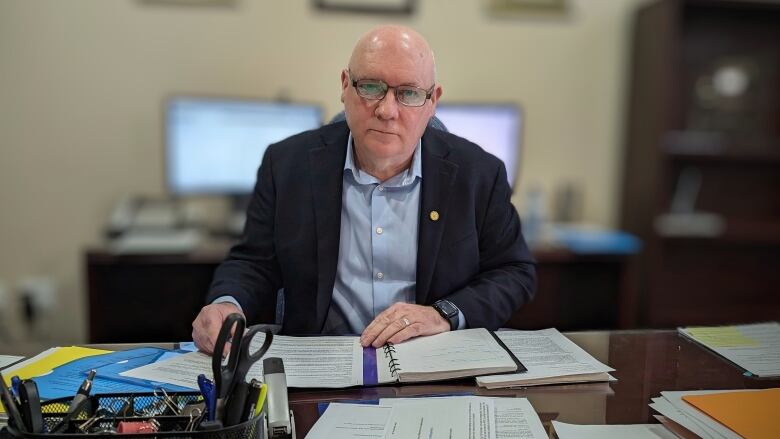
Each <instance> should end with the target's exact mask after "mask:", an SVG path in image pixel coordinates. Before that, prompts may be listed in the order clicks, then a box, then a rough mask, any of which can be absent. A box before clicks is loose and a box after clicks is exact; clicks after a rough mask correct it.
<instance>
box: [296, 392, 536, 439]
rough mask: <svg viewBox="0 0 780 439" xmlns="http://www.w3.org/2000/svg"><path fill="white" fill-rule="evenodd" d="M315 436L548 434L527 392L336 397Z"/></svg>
mask: <svg viewBox="0 0 780 439" xmlns="http://www.w3.org/2000/svg"><path fill="white" fill-rule="evenodd" d="M306 437H307V438H309V439H320V438H323V439H324V438H328V439H329V438H334V437H338V438H362V439H365V438H376V439H395V438H403V439H415V438H416V439H422V438H426V439H438V438H442V439H445V438H446V439H501V438H528V439H547V437H548V436H547V433H546V432H545V431H544V427H543V426H542V423H541V421H540V420H539V416H537V414H536V412H535V411H534V409H533V407H532V406H531V403H530V402H528V400H527V399H525V398H483V397H471V396H465V397H441V398H387V399H382V400H380V401H379V405H378V406H377V405H365V404H337V403H332V404H330V405H329V406H328V409H327V410H326V411H325V413H324V414H323V415H322V416H321V417H320V419H319V420H318V421H317V423H316V424H315V425H314V427H312V429H311V431H309V434H308V435H306Z"/></svg>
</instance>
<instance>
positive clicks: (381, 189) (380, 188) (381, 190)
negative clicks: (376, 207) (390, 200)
mask: <svg viewBox="0 0 780 439" xmlns="http://www.w3.org/2000/svg"><path fill="white" fill-rule="evenodd" d="M376 188H377V189H378V190H379V192H383V191H384V190H385V187H384V186H382V185H381V184H380V185H379V186H377V187H376Z"/></svg>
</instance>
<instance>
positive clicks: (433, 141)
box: [208, 122, 536, 334]
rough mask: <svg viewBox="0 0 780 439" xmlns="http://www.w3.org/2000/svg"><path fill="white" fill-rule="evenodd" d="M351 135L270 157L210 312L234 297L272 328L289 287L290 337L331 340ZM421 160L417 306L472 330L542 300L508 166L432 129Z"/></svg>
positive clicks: (327, 132)
mask: <svg viewBox="0 0 780 439" xmlns="http://www.w3.org/2000/svg"><path fill="white" fill-rule="evenodd" d="M348 135H349V128H348V127H347V124H346V122H337V123H333V124H330V125H326V126H323V127H321V128H319V129H317V130H313V131H307V132H304V133H301V134H298V135H295V136H293V137H290V138H288V139H286V140H283V141H281V142H279V143H277V144H274V145H271V146H270V147H269V148H268V149H267V151H266V153H265V155H264V156H263V161H262V164H261V165H260V169H259V171H258V176H257V184H256V186H255V190H254V193H253V195H252V199H251V201H250V204H249V208H248V210H247V222H246V226H245V229H244V234H243V236H242V239H241V241H240V242H239V243H238V244H236V245H235V246H234V247H233V248H232V249H231V250H230V253H229V254H228V256H227V258H226V259H225V261H224V262H223V263H222V264H221V265H220V266H219V267H218V268H217V270H216V272H215V274H214V281H213V282H212V285H211V288H210V293H209V297H208V301H209V302H210V301H212V300H214V299H215V298H216V297H218V296H220V295H225V294H229V295H231V296H233V297H235V298H236V299H237V300H238V302H239V303H240V304H241V306H242V308H243V309H244V312H245V314H246V316H247V319H248V322H249V323H250V324H254V323H272V321H269V317H268V316H271V315H273V313H274V310H275V307H276V293H277V291H278V290H279V289H281V288H283V289H284V299H285V300H284V321H283V326H282V332H283V333H287V334H316V333H320V332H321V331H322V329H323V326H324V324H325V318H326V316H327V314H328V309H329V307H330V303H331V296H332V293H333V285H334V282H335V278H336V267H337V264H338V259H339V255H338V251H339V233H340V227H341V200H342V196H341V191H342V181H343V179H342V177H343V172H344V171H343V170H344V160H345V157H346V151H347V138H348ZM421 155H422V175H423V177H422V181H421V183H422V190H421V193H420V224H419V233H418V235H419V236H418V246H417V286H416V301H417V303H419V304H432V303H433V302H435V301H436V300H439V299H444V298H446V299H448V300H450V301H452V303H454V304H455V305H456V306H457V307H458V308H460V310H461V312H463V315H464V316H465V318H466V322H467V324H468V326H469V327H485V328H488V329H496V328H498V327H499V326H501V325H503V324H504V323H506V322H507V321H508V320H509V318H510V317H511V315H512V313H513V312H514V311H515V310H517V309H518V308H519V307H520V306H521V305H523V304H524V303H526V302H528V301H530V300H531V299H532V298H533V294H534V290H535V286H536V272H535V268H534V260H533V258H532V257H531V255H530V252H529V251H528V247H527V246H526V243H525V240H524V239H523V235H522V233H521V227H520V219H519V218H518V215H517V211H516V209H515V208H514V206H513V205H512V204H511V203H510V196H511V190H510V187H509V184H508V183H507V177H506V170H505V169H504V165H503V163H502V162H501V161H500V160H499V159H497V158H496V157H494V156H493V155H490V154H488V153H486V152H485V151H483V150H482V149H481V148H480V147H478V146H477V145H475V144H473V143H471V142H469V141H467V140H465V139H462V138H460V137H457V136H455V135H453V134H450V133H446V132H443V131H439V130H436V129H432V128H428V129H426V131H425V133H424V134H423V137H422V154H421ZM434 211H435V212H437V213H438V218H437V219H435V220H434V219H433V217H435V215H433V216H432V215H431V212H434Z"/></svg>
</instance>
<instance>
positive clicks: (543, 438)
mask: <svg viewBox="0 0 780 439" xmlns="http://www.w3.org/2000/svg"><path fill="white" fill-rule="evenodd" d="M448 399H452V400H458V399H461V400H463V399H466V400H469V399H470V400H473V401H485V400H491V401H492V402H493V416H492V417H493V419H492V423H490V420H488V421H487V422H488V423H489V424H488V426H489V428H491V429H492V431H495V437H496V438H497V439H516V438H522V439H547V438H548V436H547V433H546V432H545V430H544V426H543V425H542V421H541V420H540V419H539V416H538V415H537V414H536V411H535V410H534V408H533V406H532V405H531V402H530V401H528V399H526V398H489V397H480V396H444V397H435V398H383V399H381V400H380V401H379V404H380V405H392V406H398V405H402V404H415V403H417V404H419V403H421V402H425V403H427V404H430V405H434V404H439V401H441V400H448ZM488 415H489V414H488ZM444 416H452V414H445V415H444ZM477 437H478V436H477ZM490 437H493V436H492V435H491V436H490Z"/></svg>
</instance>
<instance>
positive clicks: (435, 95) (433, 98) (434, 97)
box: [431, 84, 443, 104]
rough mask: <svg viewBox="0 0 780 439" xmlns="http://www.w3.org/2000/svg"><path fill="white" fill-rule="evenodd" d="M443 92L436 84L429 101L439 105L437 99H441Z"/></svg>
mask: <svg viewBox="0 0 780 439" xmlns="http://www.w3.org/2000/svg"><path fill="white" fill-rule="evenodd" d="M442 92H443V90H442V88H441V85H439V84H436V88H434V89H433V94H432V95H431V101H433V103H434V104H437V103H439V99H440V98H441V94H442Z"/></svg>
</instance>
